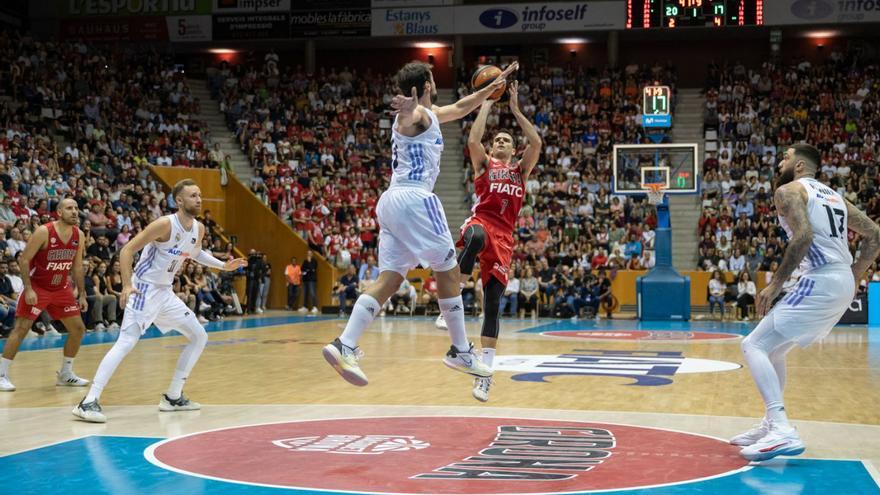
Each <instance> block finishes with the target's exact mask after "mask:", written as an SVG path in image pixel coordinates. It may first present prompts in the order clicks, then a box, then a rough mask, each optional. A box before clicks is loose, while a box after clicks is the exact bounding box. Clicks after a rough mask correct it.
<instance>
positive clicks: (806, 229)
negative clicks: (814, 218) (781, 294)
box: [770, 182, 813, 288]
mask: <svg viewBox="0 0 880 495" xmlns="http://www.w3.org/2000/svg"><path fill="white" fill-rule="evenodd" d="M773 202H774V203H775V204H776V209H777V210H778V211H779V214H780V215H782V216H783V217H785V221H786V223H788V225H789V227H791V230H792V235H791V239H789V240H788V247H786V248H785V255H784V256H783V257H782V263H780V264H779V269H777V270H776V273H774V274H773V279H772V280H771V281H770V283H771V284H774V285H776V286H778V287H780V288H781V287H782V284H783V283H785V281H786V280H788V278H789V277H791V274H792V273H794V270H795V269H796V268H797V267H798V265H800V264H801V261H803V259H804V256H806V255H807V253H808V252H809V251H810V245H811V244H812V243H813V227H812V226H811V225H810V219H809V218H807V199H806V197H805V191H804V188H803V186H802V185H800V184H799V183H797V182H791V183H788V184H786V185H784V186H782V187H779V188H778V189H776V193H775V194H774V195H773Z"/></svg>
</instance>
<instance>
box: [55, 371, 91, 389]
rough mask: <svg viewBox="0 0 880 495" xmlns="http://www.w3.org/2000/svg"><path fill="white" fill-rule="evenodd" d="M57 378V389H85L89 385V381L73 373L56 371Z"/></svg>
mask: <svg viewBox="0 0 880 495" xmlns="http://www.w3.org/2000/svg"><path fill="white" fill-rule="evenodd" d="M55 376H56V379H55V386H56V387H85V386H86V385H88V384H89V381H88V380H86V379H85V378H80V377H78V376H76V375H75V374H74V373H73V372H72V371H68V372H67V373H62V372H60V371H56V372H55Z"/></svg>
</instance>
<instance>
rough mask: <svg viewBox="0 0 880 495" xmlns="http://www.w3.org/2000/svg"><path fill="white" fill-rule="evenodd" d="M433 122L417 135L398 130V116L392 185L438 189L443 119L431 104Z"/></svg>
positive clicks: (393, 133) (393, 130) (393, 134)
mask: <svg viewBox="0 0 880 495" xmlns="http://www.w3.org/2000/svg"><path fill="white" fill-rule="evenodd" d="M425 111H426V112H428V116H429V117H431V125H430V126H429V127H428V128H427V129H426V130H425V131H424V132H422V133H421V134H419V135H418V136H415V137H409V136H404V135H403V134H401V133H399V132H397V117H395V118H394V125H393V126H392V127H391V168H392V175H391V186H389V189H392V188H394V187H395V186H413V185H415V186H421V187H424V188H426V189H427V190H428V191H433V190H434V182H436V181H437V176H438V175H439V174H440V155H441V154H442V153H443V134H442V133H441V132H440V121H438V120H437V116H436V115H434V112H432V111H431V110H430V109H429V108H425Z"/></svg>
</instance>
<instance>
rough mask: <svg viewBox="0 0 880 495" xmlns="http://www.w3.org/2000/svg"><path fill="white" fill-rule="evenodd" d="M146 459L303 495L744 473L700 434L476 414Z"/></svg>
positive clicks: (271, 435)
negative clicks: (306, 494)
mask: <svg viewBox="0 0 880 495" xmlns="http://www.w3.org/2000/svg"><path fill="white" fill-rule="evenodd" d="M587 415H588V414H587ZM279 439H280V440H279ZM218 452H222V453H223V455H221V456H218V455H217V453H218ZM337 454H354V455H337ZM144 457H145V458H146V459H147V460H148V461H149V462H151V463H153V464H154V465H156V466H159V467H161V468H163V469H167V470H172V471H175V472H177V473H181V474H186V475H190V476H200V477H205V478H209V479H214V480H222V481H231V482H236V483H246V484H258V485H262V486H266V487H277V488H288V489H291V488H292V489H296V490H300V491H298V492H297V493H305V492H309V493H314V491H332V492H336V493H339V492H347V493H374V494H395V495H396V494H425V495H427V494H432V495H476V494H499V495H500V494H504V493H520V494H539V493H542V494H547V493H554V494H563V493H569V494H574V493H583V492H586V491H592V490H621V489H634V488H641V487H647V486H655V485H658V484H675V483H693V482H696V483H699V482H700V481H699V480H702V479H705V478H708V477H717V476H723V475H725V474H728V473H732V472H735V471H737V470H740V469H742V468H743V467H744V466H746V465H747V461H745V460H744V459H742V458H741V457H740V456H739V454H738V453H737V448H736V447H734V446H732V445H729V444H728V443H727V442H726V441H723V440H721V439H717V438H711V437H705V436H701V435H694V434H689V433H682V432H676V431H670V430H662V429H656V428H646V427H639V426H631V425H621V424H608V423H597V422H591V421H571V420H559V419H530V418H492V417H472V416H470V417H461V416H402V417H401V416H396V417H379V418H373V417H366V418H339V419H322V420H307V421H294V422H286V423H273V424H258V425H251V426H239V427H233V428H225V429H221V430H214V431H206V432H199V433H194V434H192V435H187V436H183V437H178V438H171V439H168V440H164V441H161V442H159V443H156V444H153V445H151V446H150V447H149V448H148V449H147V450H146V451H145V452H144ZM700 488H701V489H702V488H703V487H700ZM695 491H696V490H695ZM707 491H710V492H712V493H715V491H712V490H707Z"/></svg>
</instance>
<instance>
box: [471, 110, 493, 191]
mask: <svg viewBox="0 0 880 495" xmlns="http://www.w3.org/2000/svg"><path fill="white" fill-rule="evenodd" d="M492 103H493V102H492V100H486V101H484V102H483V104H482V105H480V112H479V113H478V114H477V118H476V119H475V120H474V123H473V125H471V130H470V132H469V133H468V140H467V145H468V150H469V151H470V153H471V165H472V166H473V167H474V173H476V174H477V175H479V174H481V173H482V172H483V169H484V168H486V163H488V161H489V156H488V155H486V148H485V147H484V146H483V136H484V135H485V134H486V121H487V120H488V119H489V112H491V111H492Z"/></svg>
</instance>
